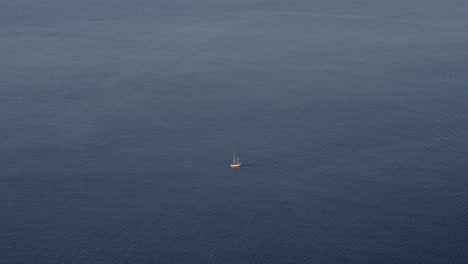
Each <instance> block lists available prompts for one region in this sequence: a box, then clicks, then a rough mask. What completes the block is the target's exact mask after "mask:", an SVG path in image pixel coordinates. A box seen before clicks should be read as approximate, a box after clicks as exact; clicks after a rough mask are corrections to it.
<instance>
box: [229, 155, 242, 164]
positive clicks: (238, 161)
mask: <svg viewBox="0 0 468 264" xmlns="http://www.w3.org/2000/svg"><path fill="white" fill-rule="evenodd" d="M240 166H241V163H240V160H239V156H237V155H236V153H234V160H233V161H232V163H231V168H239V167H240Z"/></svg>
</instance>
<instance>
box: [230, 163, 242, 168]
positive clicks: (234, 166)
mask: <svg viewBox="0 0 468 264" xmlns="http://www.w3.org/2000/svg"><path fill="white" fill-rule="evenodd" d="M240 166H241V164H240V163H238V164H231V168H239V167H240Z"/></svg>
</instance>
